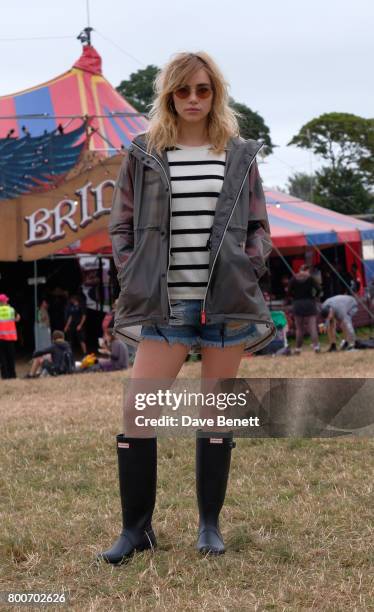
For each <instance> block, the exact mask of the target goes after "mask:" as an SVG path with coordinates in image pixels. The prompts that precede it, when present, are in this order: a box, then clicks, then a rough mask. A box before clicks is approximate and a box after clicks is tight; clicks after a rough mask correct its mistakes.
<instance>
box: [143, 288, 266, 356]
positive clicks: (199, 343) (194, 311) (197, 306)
mask: <svg viewBox="0 0 374 612" xmlns="http://www.w3.org/2000/svg"><path fill="white" fill-rule="evenodd" d="M201 302H202V300H171V302H170V305H171V316H170V319H169V323H168V324H167V325H154V324H146V325H143V326H142V331H141V337H142V338H148V339H150V340H159V341H161V342H165V341H166V342H168V343H169V344H176V343H177V342H180V343H181V344H185V345H186V346H190V347H193V348H201V347H203V346H213V347H218V348H224V347H227V346H235V345H237V344H242V343H245V342H246V341H247V340H248V339H250V338H251V337H253V336H254V337H255V336H256V335H257V329H256V326H255V325H254V324H253V323H248V322H247V321H235V320H232V321H230V322H226V323H211V324H205V325H202V324H201V323H200V312H201Z"/></svg>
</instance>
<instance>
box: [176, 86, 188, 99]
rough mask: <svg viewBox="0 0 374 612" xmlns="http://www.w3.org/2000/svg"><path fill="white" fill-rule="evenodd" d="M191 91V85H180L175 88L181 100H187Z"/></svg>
mask: <svg viewBox="0 0 374 612" xmlns="http://www.w3.org/2000/svg"><path fill="white" fill-rule="evenodd" d="M190 91H191V90H190V88H189V87H179V88H178V89H176V90H175V92H174V93H175V95H176V96H177V98H180V99H181V100H185V99H186V98H188V96H189V95H190Z"/></svg>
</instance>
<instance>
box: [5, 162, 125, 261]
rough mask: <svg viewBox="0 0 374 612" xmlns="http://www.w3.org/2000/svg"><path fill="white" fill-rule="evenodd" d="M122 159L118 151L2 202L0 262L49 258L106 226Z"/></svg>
mask: <svg viewBox="0 0 374 612" xmlns="http://www.w3.org/2000/svg"><path fill="white" fill-rule="evenodd" d="M122 160H123V156H122V155H116V156H115V157H111V158H109V159H106V160H103V161H101V162H100V163H99V164H97V165H96V166H94V167H92V168H91V169H86V170H85V171H84V172H82V173H81V174H79V175H77V176H74V177H73V178H71V179H70V180H67V181H65V182H64V183H62V184H61V185H59V186H58V187H57V188H56V189H52V190H49V191H46V192H42V193H37V194H34V195H26V196H21V197H19V198H15V199H12V200H5V201H0V261H16V260H17V259H22V260H24V261H31V260H35V259H40V258H43V257H47V256H48V255H51V254H53V253H56V252H57V251H59V250H60V249H62V248H64V247H66V246H68V245H69V244H71V243H72V242H76V241H77V240H82V238H85V237H86V236H89V235H90V234H92V233H94V232H97V231H98V230H101V229H105V228H107V226H108V215H109V213H110V209H111V203H112V197H113V189H114V185H115V181H116V179H117V176H118V173H119V169H120V166H121V163H122Z"/></svg>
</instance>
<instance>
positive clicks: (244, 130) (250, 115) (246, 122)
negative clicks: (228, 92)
mask: <svg viewBox="0 0 374 612" xmlns="http://www.w3.org/2000/svg"><path fill="white" fill-rule="evenodd" d="M230 106H231V108H233V109H234V110H235V111H236V112H237V113H239V117H238V123H239V128H240V135H241V136H242V137H243V138H245V139H247V138H253V139H254V140H261V141H263V142H264V143H265V147H264V149H263V151H264V154H265V155H270V153H272V152H273V149H274V144H273V143H272V141H271V138H270V130H269V128H268V126H267V125H266V124H265V121H264V120H263V118H262V117H261V115H259V114H258V113H256V112H255V111H253V110H251V109H250V108H249V107H248V106H246V105H245V104H241V103H240V102H236V101H235V100H234V99H233V98H230Z"/></svg>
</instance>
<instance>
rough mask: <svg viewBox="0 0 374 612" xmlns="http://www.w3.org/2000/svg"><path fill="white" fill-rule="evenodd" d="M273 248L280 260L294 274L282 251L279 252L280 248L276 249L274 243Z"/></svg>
mask: <svg viewBox="0 0 374 612" xmlns="http://www.w3.org/2000/svg"><path fill="white" fill-rule="evenodd" d="M273 249H274V251H276V252H277V255H278V256H279V257H280V258H281V260H282V261H283V263H284V264H285V266H286V268H287V270H288V271H289V272H291V275H292V276H295V272H294V271H293V269H292V268H291V266H290V264H289V263H288V261H287V259H286V258H285V257H284V256H283V255H282V253H281V252H280V250H279V249H278V247H276V246H275V244H273Z"/></svg>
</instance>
